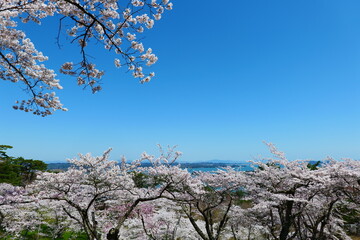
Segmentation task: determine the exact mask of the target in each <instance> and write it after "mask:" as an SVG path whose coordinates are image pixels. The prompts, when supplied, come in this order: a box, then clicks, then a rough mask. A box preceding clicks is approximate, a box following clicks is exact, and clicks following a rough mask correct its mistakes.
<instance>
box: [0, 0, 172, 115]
mask: <svg viewBox="0 0 360 240" xmlns="http://www.w3.org/2000/svg"><path fill="white" fill-rule="evenodd" d="M172 6H173V5H172V3H171V2H169V1H168V0H163V1H159V0H151V1H149V0H129V2H127V3H126V1H125V2H124V1H120V2H119V1H117V0H80V1H74V0H61V1H58V0H40V1H31V0H8V1H2V2H0V78H1V79H3V80H7V81H11V82H15V83H16V82H21V83H23V86H25V90H26V91H27V92H28V93H29V94H30V99H29V100H26V101H18V102H17V105H15V106H14V109H19V110H23V111H26V112H33V113H34V114H36V115H41V116H47V115H50V114H52V112H53V111H55V110H63V111H67V109H66V108H64V107H63V105H62V104H61V102H60V101H59V98H58V97H55V93H53V92H51V90H53V89H62V86H61V85H60V82H59V80H58V79H57V78H56V74H55V71H53V70H51V69H49V68H47V67H46V66H45V65H44V64H43V63H42V62H44V61H47V60H48V57H46V56H44V55H43V53H42V52H40V51H38V50H37V49H36V47H35V45H34V44H33V42H32V41H31V39H29V38H27V37H26V34H25V32H24V31H23V30H20V29H18V28H19V27H18V25H19V24H18V22H19V21H21V22H22V23H28V22H29V21H32V22H35V23H38V24H40V23H41V22H42V21H44V19H46V18H47V17H49V16H54V15H58V16H60V17H61V22H60V23H59V24H60V26H64V25H66V26H67V29H65V32H66V34H67V35H68V36H69V37H70V38H66V39H69V40H70V42H71V43H75V44H77V46H78V47H79V54H80V55H79V56H80V60H79V62H77V63H73V62H71V59H69V60H70V61H67V62H65V63H64V64H63V65H62V66H61V68H60V73H63V74H67V75H70V76H74V77H76V79H77V83H78V85H82V86H88V87H90V88H91V89H92V91H93V93H95V92H97V91H100V90H101V86H100V81H101V79H102V77H103V75H104V71H102V70H100V69H98V68H97V66H96V64H95V63H93V62H92V61H90V59H89V57H88V54H87V52H88V48H89V47H90V46H92V47H97V46H98V45H99V43H101V44H102V45H103V47H104V48H105V50H107V51H112V52H114V54H117V55H118V56H119V57H116V58H115V59H114V64H115V66H116V67H121V66H126V67H127V68H128V70H130V71H132V72H133V76H134V77H135V78H139V79H140V80H139V81H140V82H141V83H144V82H149V81H150V80H151V78H152V77H154V73H150V74H146V73H145V72H144V71H143V67H144V66H151V65H153V64H154V63H156V61H157V60H158V58H157V56H156V55H155V54H154V53H152V49H151V48H148V49H147V50H145V47H144V45H143V43H142V42H141V40H140V39H141V38H139V35H141V34H142V33H143V32H144V30H145V29H151V28H153V26H154V24H155V21H157V20H160V19H161V16H162V14H163V13H164V12H165V10H171V9H172ZM64 22H66V24H62V23H64ZM60 33H62V32H60V30H59V35H60ZM58 41H60V40H59V39H58ZM144 52H145V53H144ZM120 59H121V60H120ZM49 91H50V92H49Z"/></svg>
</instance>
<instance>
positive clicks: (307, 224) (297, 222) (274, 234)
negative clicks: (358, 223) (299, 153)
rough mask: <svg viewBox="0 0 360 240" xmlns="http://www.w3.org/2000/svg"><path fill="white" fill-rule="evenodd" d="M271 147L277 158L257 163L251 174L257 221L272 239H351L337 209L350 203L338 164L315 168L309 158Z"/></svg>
mask: <svg viewBox="0 0 360 240" xmlns="http://www.w3.org/2000/svg"><path fill="white" fill-rule="evenodd" d="M268 146H269V147H270V151H271V152H272V153H273V154H274V155H275V157H276V158H275V159H270V160H269V161H266V162H256V163H255V166H256V169H255V171H254V172H252V173H249V177H250V178H251V183H250V184H249V185H248V186H247V190H248V191H249V195H250V196H251V197H252V198H253V203H254V207H253V208H251V209H249V212H250V213H251V214H252V215H253V216H256V218H257V220H255V219H254V221H255V222H256V221H257V224H260V225H263V226H265V227H266V228H267V233H268V235H269V236H268V237H269V238H270V239H279V240H287V239H349V237H347V236H346V233H345V232H344V230H343V228H342V224H343V221H342V219H341V217H340V216H339V215H338V214H337V212H336V207H337V206H338V205H339V204H346V201H344V200H345V198H344V194H343V191H344V190H345V189H346V187H345V185H344V184H342V183H341V180H340V181H339V178H338V177H336V176H335V175H334V174H333V172H334V170H335V169H334V166H332V165H329V164H324V166H322V167H319V168H318V169H312V168H309V166H308V162H307V161H289V160H288V159H287V158H286V157H285V154H284V153H283V152H280V151H279V150H277V149H276V147H275V146H274V145H273V144H268ZM348 170H350V169H348Z"/></svg>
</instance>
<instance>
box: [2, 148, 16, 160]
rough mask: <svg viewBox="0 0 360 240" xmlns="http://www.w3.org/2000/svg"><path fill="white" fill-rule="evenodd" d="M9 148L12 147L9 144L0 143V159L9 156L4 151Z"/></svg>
mask: <svg viewBox="0 0 360 240" xmlns="http://www.w3.org/2000/svg"><path fill="white" fill-rule="evenodd" d="M11 148H13V147H12V146H9V145H0V160H3V159H4V158H9V156H8V155H7V154H6V152H5V151H6V150H7V149H11Z"/></svg>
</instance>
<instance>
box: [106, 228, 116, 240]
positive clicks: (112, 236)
mask: <svg viewBox="0 0 360 240" xmlns="http://www.w3.org/2000/svg"><path fill="white" fill-rule="evenodd" d="M106 239H107V240H119V230H118V229H115V228H112V229H110V231H109V232H108V234H107V235H106Z"/></svg>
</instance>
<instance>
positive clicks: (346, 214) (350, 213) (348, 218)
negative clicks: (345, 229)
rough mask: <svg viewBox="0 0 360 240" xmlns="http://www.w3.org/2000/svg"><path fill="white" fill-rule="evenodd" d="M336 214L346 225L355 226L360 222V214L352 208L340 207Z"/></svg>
mask: <svg viewBox="0 0 360 240" xmlns="http://www.w3.org/2000/svg"><path fill="white" fill-rule="evenodd" d="M337 211H338V213H339V214H340V215H341V217H342V219H343V220H344V221H345V222H346V223H348V224H355V223H358V222H359V221H360V212H359V211H358V210H356V209H353V208H348V207H347V206H346V205H341V206H339V207H338V208H337Z"/></svg>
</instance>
